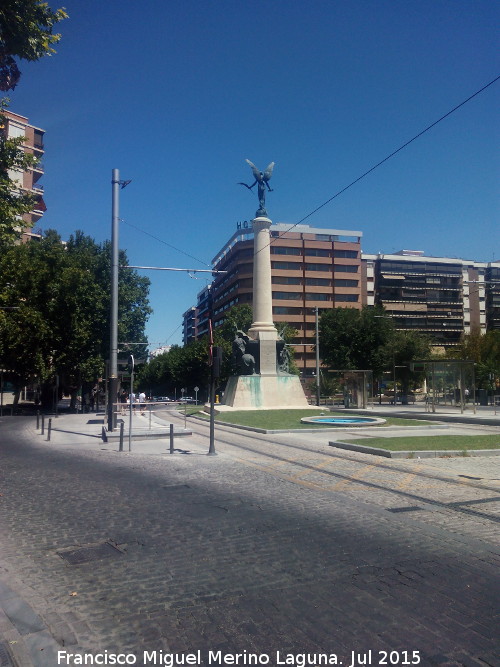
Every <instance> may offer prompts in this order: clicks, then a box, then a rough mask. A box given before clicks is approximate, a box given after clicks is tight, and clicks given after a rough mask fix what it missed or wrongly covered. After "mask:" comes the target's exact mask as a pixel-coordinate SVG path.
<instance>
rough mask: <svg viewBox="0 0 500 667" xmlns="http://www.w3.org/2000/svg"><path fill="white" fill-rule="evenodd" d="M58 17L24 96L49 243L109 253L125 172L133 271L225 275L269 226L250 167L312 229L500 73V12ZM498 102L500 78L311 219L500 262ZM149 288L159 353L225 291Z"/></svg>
mask: <svg viewBox="0 0 500 667" xmlns="http://www.w3.org/2000/svg"><path fill="white" fill-rule="evenodd" d="M50 4H51V6H52V7H54V8H55V7H59V6H65V7H66V9H67V11H68V13H69V15H70V18H69V19H68V20H66V21H64V22H63V23H62V24H60V26H59V28H58V32H61V33H62V40H61V42H60V44H59V45H58V47H57V51H58V53H57V55H55V56H53V57H51V58H45V59H44V60H42V61H40V62H38V63H27V62H21V70H22V72H23V76H22V79H21V83H20V85H19V86H18V88H17V89H16V90H15V91H14V92H13V93H12V94H11V95H10V97H11V107H10V108H11V110H12V111H16V112H18V113H21V114H23V115H25V116H28V117H29V119H30V122H31V123H32V124H33V125H36V126H38V127H42V128H43V129H45V130H46V135H45V149H46V155H45V160H44V162H45V175H44V178H43V181H41V183H43V185H44V187H45V201H46V204H47V207H48V210H47V213H46V214H45V216H44V218H43V220H42V222H43V228H44V229H49V228H54V229H57V230H58V231H59V233H60V234H61V235H62V236H63V237H64V238H67V237H68V236H69V235H70V234H71V233H72V232H74V231H75V230H76V229H82V230H83V231H84V232H85V233H87V234H89V235H90V236H92V237H94V238H95V239H96V240H97V241H102V240H104V239H106V238H109V237H110V233H111V231H110V230H111V170H112V169H113V168H116V169H119V170H120V177H121V178H122V179H132V183H131V184H130V185H129V186H128V187H127V188H126V189H124V190H122V191H121V193H120V217H121V218H122V219H123V221H124V222H123V223H122V224H121V226H120V247H122V248H124V249H125V250H126V251H127V253H128V257H129V260H130V263H131V264H134V265H148V266H150V265H152V266H170V267H179V268H198V269H202V268H207V265H209V264H210V261H211V259H212V258H213V257H214V255H215V254H216V253H217V252H218V250H219V249H220V248H221V247H222V246H223V244H224V243H225V242H226V240H227V239H228V238H229V237H230V236H231V235H232V233H233V232H234V230H235V228H236V223H237V221H239V220H245V219H251V218H252V217H253V215H254V214H255V210H256V208H257V197H256V194H251V193H249V192H248V191H247V190H246V189H245V188H243V187H241V186H240V185H237V183H238V182H239V181H246V182H247V183H250V182H251V173H250V170H249V168H248V166H247V165H246V163H245V161H244V160H245V158H249V159H250V160H252V161H253V162H255V163H256V164H257V165H258V166H259V167H260V168H261V169H264V168H265V166H267V164H268V163H269V162H271V161H275V162H276V167H275V171H274V174H273V180H272V184H271V185H272V187H273V188H274V192H272V193H271V194H269V195H268V198H267V205H268V206H267V208H268V213H269V216H270V217H271V218H272V220H273V221H274V222H287V223H288V222H289V223H290V224H294V223H296V222H298V221H299V220H301V219H302V218H304V216H307V215H308V214H309V213H310V212H311V211H313V210H314V209H316V208H317V207H318V206H320V205H321V204H322V203H323V202H325V201H326V200H328V199H329V198H330V197H332V196H333V195H334V194H335V193H336V192H338V191H339V190H341V189H342V188H343V187H345V186H346V185H348V184H349V183H350V182H352V181H353V180H354V179H356V178H358V177H359V176H360V175H361V174H363V173H364V172H365V171H367V170H368V169H370V168H371V167H372V166H373V165H374V164H376V163H378V162H379V161H380V160H382V159H384V158H385V157H386V156H387V155H389V154H390V153H391V152H393V151H394V150H396V149H397V148H399V147H400V146H401V145H402V144H404V143H405V142H406V141H408V140H409V139H411V138H412V137H413V136H415V135H416V134H417V133H419V132H420V131H422V130H423V129H424V128H426V127H427V126H428V125H430V124H431V123H433V122H434V121H435V120H437V119H438V118H439V117H441V116H442V115H444V114H445V113H447V112H448V111H449V110H450V109H452V108H453V107H454V106H456V105H457V104H459V103H460V102H462V101H463V100H464V99H466V98H467V97H469V96H470V95H472V94H473V93H474V92H475V91H477V90H478V89H480V88H481V87H483V86H484V85H486V84H487V83H489V82H490V81H492V80H493V79H494V78H495V77H497V76H498V75H499V74H500V63H499V61H500V57H499V54H500V49H499V43H498V34H499V32H498V30H499V23H500V21H499V19H500V3H498V1H497V0H470V1H469V0H447V1H444V0H418V1H417V0H413V1H411V2H410V1H405V0H377V1H375V0H370V1H369V0H330V1H326V0H312V1H311V2H308V3H304V2H298V1H295V0H281V1H277V0H268V1H267V2H264V1H262V0H253V2H248V1H246V2H243V1H241V0H227V1H226V0H212V1H210V2H207V1H206V0H205V1H203V2H202V1H200V0H183V1H182V2H174V1H173V0H166V1H158V0H156V1H153V0H144V1H143V2H137V1H134V2H132V1H130V0H120V2H118V1H117V0H109V1H108V2H102V1H101V2H96V1H95V0H86V1H85V2H81V0H80V1H77V0H68V1H66V2H61V3H58V4H55V3H54V2H53V1H51V2H50ZM499 99H500V81H499V82H497V83H495V84H493V85H492V86H490V87H489V88H488V89H487V90H485V91H484V92H483V93H481V94H480V95H478V96H477V97H475V98H474V99H473V100H471V101H470V102H469V103H468V104H466V105H465V106H463V107H462V108H461V109H459V110H458V111H457V112H456V113H454V114H453V115H451V116H450V117H449V118H447V119H446V120H444V121H443V122H442V123H440V124H439V125H437V126H436V127H435V128H433V129H432V130H430V131H429V132H427V133H426V134H425V135H424V136H422V137H421V138H419V139H418V140H417V141H415V142H413V143H412V144H411V145H410V146H409V147H408V148H406V149H405V150H403V151H401V152H400V153H399V154H398V155H397V156H395V157H394V158H393V159H391V160H390V161H388V162H386V163H385V164H384V165H382V166H381V167H380V168H378V169H377V170H375V171H374V172H373V173H371V174H370V175H369V176H367V177H366V178H365V179H363V180H362V181H360V182H359V183H358V184H356V185H355V186H354V187H352V188H350V189H349V190H348V191H347V192H345V193H344V194H342V195H341V196H340V197H338V198H336V199H335V200H334V201H332V202H331V203H330V204H328V205H327V206H325V207H323V208H322V209H321V210H320V211H318V212H317V213H316V214H315V215H313V216H311V217H310V218H308V220H307V221H306V222H307V224H310V225H312V226H315V227H324V228H335V229H353V230H361V231H362V232H363V243H362V248H363V250H364V251H365V252H379V251H381V252H387V253H388V252H392V251H397V250H400V249H402V248H411V249H418V250H424V251H425V252H426V254H428V255H434V256H451V257H454V256H457V257H462V258H466V259H476V260H482V261H491V260H492V259H496V260H498V259H499V258H500V244H499V243H498V240H499V236H500V235H499V234H498V211H499V204H500V201H499V200H500V197H499V178H498V177H499V172H500V169H499V158H498V155H499V151H498V148H499V146H498V144H499V142H498V138H499V131H498V127H499V126H498V108H499ZM136 228H139V229H136ZM140 230H142V231H140ZM149 235H153V236H155V237H157V238H156V239H154V238H152V237H151V236H149ZM170 246H174V247H175V248H177V249H178V250H180V251H182V252H179V251H178V250H175V249H174V248H172V247H170ZM182 253H186V254H182ZM187 255H190V256H187ZM147 275H148V276H149V277H150V278H151V280H152V286H151V293H150V300H151V305H152V307H153V308H154V311H155V312H154V314H153V315H152V316H151V319H150V322H149V324H148V328H147V333H148V337H149V340H150V341H151V343H152V344H153V345H154V346H157V345H158V344H165V343H179V342H181V335H182V332H181V323H182V313H183V312H184V311H185V310H186V309H187V308H188V307H189V306H190V305H193V304H194V303H195V302H196V294H197V292H198V291H199V290H200V289H202V288H203V286H204V285H205V283H206V278H204V277H202V274H198V279H193V278H190V277H189V275H187V274H185V273H172V272H159V271H156V272H147ZM207 275H208V274H207Z"/></svg>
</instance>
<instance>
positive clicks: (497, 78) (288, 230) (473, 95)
mask: <svg viewBox="0 0 500 667" xmlns="http://www.w3.org/2000/svg"><path fill="white" fill-rule="evenodd" d="M499 79H500V75H498V76H497V77H495V78H494V79H493V80H492V81H490V82H489V83H487V84H486V85H485V86H483V87H482V88H480V89H479V90H476V92H475V93H473V94H472V95H470V96H469V97H468V98H467V99H465V100H463V101H462V102H460V104H457V105H456V106H455V107H453V109H450V111H448V112H447V113H445V114H444V115H443V116H441V117H440V118H438V119H437V120H436V121H434V122H433V123H431V124H430V125H428V126H427V127H426V128H425V129H424V130H422V131H421V132H419V133H418V134H416V135H415V136H414V137H412V138H411V139H410V140H409V141H406V142H405V143H404V144H403V145H402V146H400V147H399V148H397V149H396V150H395V151H393V152H392V153H390V155H388V156H387V157H385V158H384V159H383V160H380V162H377V164H375V165H374V166H373V167H371V168H370V169H368V170H367V171H365V172H364V174H361V176H358V178H356V179H355V180H354V181H352V182H351V183H349V185H346V186H345V187H344V188H342V189H341V190H339V191H338V192H336V193H335V194H334V195H333V196H332V197H330V198H329V199H327V200H326V201H325V202H324V203H323V204H321V205H320V206H317V207H316V208H315V209H314V210H313V211H311V212H310V213H308V214H307V215H305V216H304V217H303V218H301V219H300V220H299V221H298V222H296V223H295V224H293V225H292V226H291V227H290V228H289V229H287V230H286V231H284V232H282V233H281V234H279V235H278V236H276V237H274V238H273V239H272V240H271V241H270V242H269V243H268V244H267V246H264V247H268V246H270V245H271V244H272V243H274V242H275V241H277V240H278V239H280V238H282V237H283V236H284V235H285V234H288V233H289V232H290V231H291V230H292V229H294V227H297V225H300V224H301V223H302V222H304V220H307V219H308V218H310V217H311V216H312V215H314V214H315V213H317V212H318V211H319V210H320V209H322V208H323V207H324V206H326V205H327V204H329V203H330V202H331V201H333V200H334V199H336V198H337V197H339V196H340V195H341V194H343V193H344V192H345V191H346V190H349V188H352V186H353V185H355V184H356V183H359V181H361V179H363V178H365V176H368V174H371V173H372V171H375V169H378V167H380V166H381V165H383V164H384V163H385V162H387V161H388V160H390V159H391V158H392V157H394V156H395V155H397V154H398V153H399V152H401V151H402V150H403V149H404V148H406V147H407V146H409V145H410V144H411V143H413V142H414V141H415V140H416V139H418V138H419V137H421V136H422V135H423V134H425V133H426V132H428V131H429V130H431V129H432V128H433V127H435V126H436V125H437V124H438V123H440V122H441V121H443V120H444V119H445V118H448V116H451V114H452V113H455V111H457V110H458V109H460V107H463V106H464V104H467V102H470V101H471V100H472V99H474V97H477V95H479V94H480V93H482V92H483V91H485V90H486V89H487V88H489V87H490V86H492V85H493V84H494V83H495V82H496V81H498V80H499ZM261 250H264V248H261ZM258 252H260V250H259V251H258Z"/></svg>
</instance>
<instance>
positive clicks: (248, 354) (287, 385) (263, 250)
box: [217, 160, 310, 410]
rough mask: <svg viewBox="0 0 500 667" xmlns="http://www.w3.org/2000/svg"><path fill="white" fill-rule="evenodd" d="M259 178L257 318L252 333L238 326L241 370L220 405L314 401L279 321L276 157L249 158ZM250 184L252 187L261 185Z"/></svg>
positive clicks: (269, 405)
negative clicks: (274, 258) (270, 211)
mask: <svg viewBox="0 0 500 667" xmlns="http://www.w3.org/2000/svg"><path fill="white" fill-rule="evenodd" d="M247 162H248V164H249V165H250V166H251V168H252V171H253V173H254V176H255V183H258V184H259V188H258V192H259V204H260V206H259V209H258V211H257V213H256V217H255V218H254V220H253V221H252V228H253V233H254V256H253V323H252V325H251V327H250V329H249V330H248V332H247V333H244V332H243V331H238V332H237V333H236V338H235V339H234V341H233V365H234V368H235V375H233V376H231V377H230V378H229V380H228V382H227V385H226V390H225V392H224V398H223V402H222V404H221V405H220V406H218V408H217V409H220V410H224V409H238V410H256V409H271V408H285V407H286V408H308V407H310V406H309V404H308V402H307V399H306V397H305V394H304V390H303V389H302V385H301V384H300V380H299V378H298V377H297V375H294V374H292V373H290V372H289V365H290V354H289V352H288V349H287V347H286V345H285V342H284V341H283V340H282V338H281V337H280V336H279V334H278V331H277V329H276V327H275V326H274V322H273V293H272V282H271V248H270V246H271V237H270V232H269V230H270V228H271V224H272V222H271V220H270V219H269V218H268V217H267V211H266V209H265V187H266V186H267V189H268V190H269V191H270V192H271V188H270V187H269V183H268V181H269V179H270V178H271V174H272V170H273V167H274V162H271V164H270V165H269V166H268V168H267V169H266V171H265V172H263V173H262V172H260V171H259V170H258V169H257V167H255V165H254V164H252V163H251V162H250V161H249V160H247ZM255 183H253V185H251V186H249V185H246V183H242V184H241V185H245V187H247V188H249V189H252V187H253V186H254V185H255Z"/></svg>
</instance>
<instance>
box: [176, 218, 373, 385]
mask: <svg viewBox="0 0 500 667" xmlns="http://www.w3.org/2000/svg"><path fill="white" fill-rule="evenodd" d="M245 224H246V226H245ZM270 234H271V248H270V250H271V281H272V289H273V319H274V322H275V323H276V325H277V327H278V331H279V328H280V323H283V324H288V325H290V326H291V327H293V328H294V329H296V330H297V335H296V337H295V338H294V340H293V344H294V347H295V361H296V363H297V365H298V367H299V369H300V370H301V372H302V375H303V377H307V376H312V375H313V372H314V370H315V368H316V357H315V352H314V349H313V347H312V346H313V345H314V341H315V318H316V314H315V309H316V308H318V309H319V311H322V310H324V309H326V308H334V307H337V306H341V307H351V308H361V248H360V241H361V236H362V234H361V232H357V231H350V230H338V229H317V228H313V227H310V226H309V225H296V226H292V225H291V224H284V223H278V224H273V225H272V226H271V230H270ZM253 253H254V247H253V231H252V229H251V226H250V224H249V223H243V224H241V225H240V226H239V228H238V229H237V230H236V232H235V233H234V234H233V235H232V236H231V238H230V239H229V241H228V242H227V243H226V244H225V245H224V246H223V248H222V249H221V250H220V252H219V253H217V255H216V257H215V258H214V259H213V262H212V263H213V268H214V269H215V270H219V271H226V272H227V273H225V274H218V275H217V276H216V277H215V278H214V280H213V283H212V294H213V322H214V328H216V327H217V326H220V325H221V324H222V323H223V322H224V319H225V313H226V311H227V310H228V309H229V308H231V307H232V306H234V305H236V304H239V305H241V304H248V305H250V306H252V299H253ZM207 294H208V290H203V291H202V292H201V293H200V295H198V304H197V307H196V308H197V311H198V312H195V313H194V314H193V311H192V310H188V311H186V313H185V314H184V331H185V333H186V334H187V333H188V332H190V331H196V332H197V335H198V336H200V335H203V332H204V331H207V330H208V329H207V316H208V311H207ZM200 297H201V298H200ZM193 316H194V319H195V322H196V324H195V325H193V323H192V318H193ZM188 340H189V338H188V337H187V335H186V336H185V339H184V342H188Z"/></svg>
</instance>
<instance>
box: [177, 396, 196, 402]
mask: <svg viewBox="0 0 500 667" xmlns="http://www.w3.org/2000/svg"><path fill="white" fill-rule="evenodd" d="M194 402H195V400H194V398H193V397H192V396H183V397H182V398H180V399H179V403H194Z"/></svg>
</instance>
